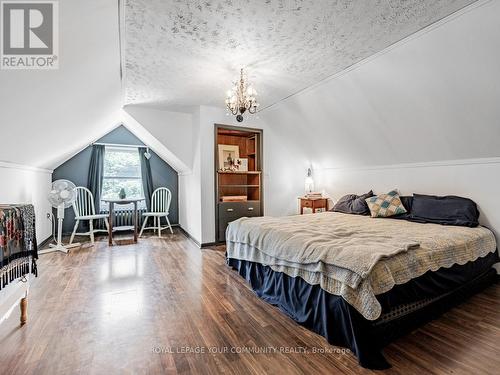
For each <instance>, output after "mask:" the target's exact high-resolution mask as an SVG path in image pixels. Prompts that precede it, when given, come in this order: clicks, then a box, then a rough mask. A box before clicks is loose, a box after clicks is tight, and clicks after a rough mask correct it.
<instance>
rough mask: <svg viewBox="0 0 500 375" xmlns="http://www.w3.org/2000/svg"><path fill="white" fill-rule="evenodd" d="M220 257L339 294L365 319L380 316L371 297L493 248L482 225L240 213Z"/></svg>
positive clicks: (331, 214) (490, 235)
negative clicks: (241, 216)
mask: <svg viewBox="0 0 500 375" xmlns="http://www.w3.org/2000/svg"><path fill="white" fill-rule="evenodd" d="M226 243H227V247H226V249H227V257H228V258H230V259H236V260H244V261H250V262H254V263H258V264H262V265H265V266H269V267H270V268H271V269H272V270H273V271H276V272H282V273H284V274H286V275H288V276H291V277H300V278H301V279H303V280H304V281H306V282H307V283H308V284H311V285H319V286H320V287H321V289H323V290H325V291H326V292H328V293H330V294H333V295H337V296H342V298H343V299H345V300H346V301H347V302H348V303H349V304H350V305H351V306H353V307H354V308H355V309H356V310H357V311H358V312H359V313H360V314H362V316H363V317H364V318H365V319H367V320H376V319H378V318H379V317H380V316H381V313H382V305H381V304H380V301H379V300H378V299H377V298H376V296H377V295H380V294H383V293H386V292H388V291H389V290H391V289H392V288H393V287H394V286H395V285H399V284H404V283H407V282H408V281H410V280H412V279H415V278H417V277H419V276H421V275H423V274H425V273H426V272H428V271H436V270H438V269H440V268H449V267H451V266H453V265H455V264H458V265H463V264H466V263H467V262H470V261H474V260H476V259H478V258H480V257H484V256H486V255H487V254H489V253H494V252H495V251H496V241H495V237H494V235H493V233H492V232H491V231H490V230H489V229H487V228H484V227H477V228H468V227H452V226H442V225H437V224H421V223H413V222H408V221H401V220H393V219H387V218H370V217H366V216H359V215H348V214H341V213H334V212H325V213H320V214H315V215H300V216H290V217H282V218H271V217H261V218H251V219H250V218H242V219H239V220H236V221H234V222H232V223H230V224H229V226H228V229H227V233H226Z"/></svg>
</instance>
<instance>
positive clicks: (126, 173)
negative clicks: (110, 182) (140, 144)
mask: <svg viewBox="0 0 500 375" xmlns="http://www.w3.org/2000/svg"><path fill="white" fill-rule="evenodd" d="M104 176H105V177H136V178H140V177H141V163H140V160H139V152H138V151H137V149H136V148H134V149H130V148H129V149H127V148H113V147H106V152H105V154H104Z"/></svg>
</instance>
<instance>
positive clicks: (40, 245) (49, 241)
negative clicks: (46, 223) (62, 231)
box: [38, 235, 52, 250]
mask: <svg viewBox="0 0 500 375" xmlns="http://www.w3.org/2000/svg"><path fill="white" fill-rule="evenodd" d="M51 242H52V235H50V236H49V237H47V238H46V239H44V240H43V241H42V242H40V243H39V244H38V249H39V250H40V249H43V248H44V247H45V246H47V245H48V244H49V243H51Z"/></svg>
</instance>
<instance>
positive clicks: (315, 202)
mask: <svg viewBox="0 0 500 375" xmlns="http://www.w3.org/2000/svg"><path fill="white" fill-rule="evenodd" d="M299 199H300V214H301V215H302V214H303V213H304V208H310V209H311V210H312V212H313V213H315V212H316V211H317V210H318V209H323V210H325V211H328V199H327V198H305V197H300V198H299Z"/></svg>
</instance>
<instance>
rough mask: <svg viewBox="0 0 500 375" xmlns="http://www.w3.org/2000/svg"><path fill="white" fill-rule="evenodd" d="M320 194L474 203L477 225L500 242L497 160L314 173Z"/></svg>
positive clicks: (498, 163)
mask: <svg viewBox="0 0 500 375" xmlns="http://www.w3.org/2000/svg"><path fill="white" fill-rule="evenodd" d="M314 173H315V175H316V178H315V182H316V183H317V186H318V188H319V190H320V191H321V190H324V191H325V192H326V194H327V195H328V196H330V197H331V198H332V199H333V200H337V199H338V198H340V197H341V196H343V195H345V194H348V193H357V194H361V193H366V192H367V191H369V190H370V189H373V191H374V192H375V193H376V194H377V193H387V192H388V191H390V190H392V189H394V188H397V189H398V190H399V192H400V193H401V194H403V195H412V193H419V194H435V195H458V196H462V197H468V198H471V199H473V200H474V201H475V202H476V203H477V204H478V207H479V210H480V218H479V219H480V222H481V224H482V225H485V226H487V227H489V228H491V229H492V230H493V231H494V232H495V234H496V236H497V238H498V239H499V240H500V215H499V214H498V213H499V212H500V200H499V199H498V186H499V183H500V158H490V159H472V160H457V161H443V162H432V163H415V164H401V165H390V166H376V167H364V168H363V167H361V168H349V169H320V170H315V171H314Z"/></svg>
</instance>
